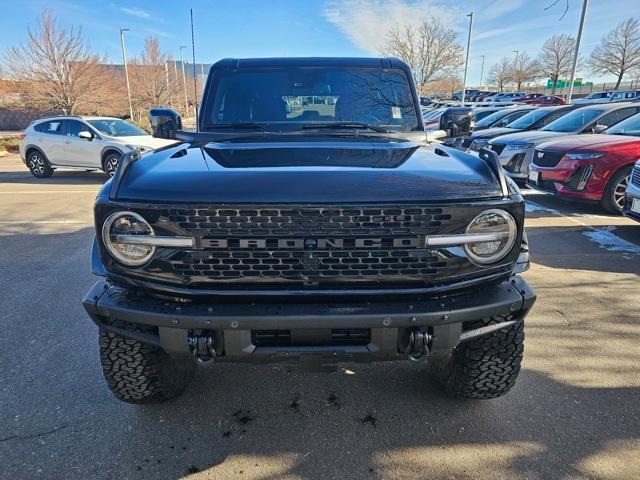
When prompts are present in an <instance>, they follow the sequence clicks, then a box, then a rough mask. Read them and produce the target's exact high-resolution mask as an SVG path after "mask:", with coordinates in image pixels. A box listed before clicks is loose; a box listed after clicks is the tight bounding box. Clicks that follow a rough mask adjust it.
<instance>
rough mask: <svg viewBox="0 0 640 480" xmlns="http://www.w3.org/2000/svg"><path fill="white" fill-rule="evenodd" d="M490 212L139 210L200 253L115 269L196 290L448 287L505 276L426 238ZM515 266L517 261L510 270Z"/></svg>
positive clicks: (187, 251)
mask: <svg viewBox="0 0 640 480" xmlns="http://www.w3.org/2000/svg"><path fill="white" fill-rule="evenodd" d="M486 208H488V207H487V205H483V204H459V205H451V206H449V205H448V206H438V205H400V206H393V205H369V206H348V207H336V206H309V205H307V206H300V207H298V206H286V207H284V206H273V207H250V206H247V207H236V206H225V207H216V208H211V207H191V206H188V207H187V206H184V207H167V208H152V209H144V208H141V209H138V212H139V213H140V214H141V215H142V216H144V217H145V218H146V219H147V220H148V221H149V222H150V224H151V225H152V227H153V229H154V231H155V232H156V234H158V235H178V236H189V237H194V238H195V248H158V249H157V250H156V254H155V256H154V258H153V259H152V260H151V262H149V263H148V264H146V265H144V266H143V267H140V268H137V269H126V270H125V269H123V268H122V267H121V266H119V265H117V264H112V267H111V268H113V269H115V270H117V273H123V274H125V275H127V276H132V277H137V278H139V279H145V280H153V281H160V282H164V283H171V284H177V285H182V286H186V287H205V286H215V288H227V287H229V288H231V287H241V286H244V285H246V286H253V285H257V284H261V285H269V286H278V285H281V286H287V285H296V286H298V287H302V288H306V287H314V286H319V287H332V286H333V287H335V286H340V285H344V284H352V283H357V284H358V285H359V286H366V285H367V284H372V285H377V286H379V285H390V286H393V285H398V284H406V283H412V284H419V285H425V284H426V285H442V284H446V283H448V282H453V281H460V280H464V279H471V278H474V277H477V276H482V275H487V274H490V273H496V271H497V270H498V269H503V270H504V269H505V266H501V267H496V268H492V269H487V268H481V267H478V266H476V265H474V264H472V263H471V262H470V261H469V260H468V258H467V257H466V255H465V254H464V251H463V249H462V248H460V247H458V248H450V249H446V248H426V247H425V246H424V245H425V236H428V235H438V234H450V233H462V232H464V231H465V228H466V226H467V225H468V224H469V222H470V221H471V220H472V219H473V218H474V217H475V216H476V215H477V214H478V213H480V212H481V211H482V210H484V209H486ZM514 251H515V250H514ZM514 255H515V254H514ZM513 260H514V259H513V258H507V259H505V263H506V264H508V263H509V262H510V261H513ZM506 268H507V269H508V267H506Z"/></svg>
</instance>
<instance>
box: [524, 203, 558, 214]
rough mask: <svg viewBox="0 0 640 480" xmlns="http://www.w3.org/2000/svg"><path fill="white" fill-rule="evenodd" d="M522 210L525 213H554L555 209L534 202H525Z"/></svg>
mask: <svg viewBox="0 0 640 480" xmlns="http://www.w3.org/2000/svg"><path fill="white" fill-rule="evenodd" d="M524 211H525V212H527V213H536V212H546V213H556V211H555V210H554V209H552V208H546V207H542V206H540V205H537V204H535V203H531V202H525V205H524Z"/></svg>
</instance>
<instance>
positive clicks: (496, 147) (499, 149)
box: [489, 143, 505, 155]
mask: <svg viewBox="0 0 640 480" xmlns="http://www.w3.org/2000/svg"><path fill="white" fill-rule="evenodd" d="M504 147H505V145H504V144H503V143H490V144H489V148H490V149H491V150H493V151H494V152H496V153H497V154H498V155H500V154H501V153H502V150H504Z"/></svg>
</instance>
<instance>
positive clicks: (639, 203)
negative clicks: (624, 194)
mask: <svg viewBox="0 0 640 480" xmlns="http://www.w3.org/2000/svg"><path fill="white" fill-rule="evenodd" d="M631 211H632V212H634V213H640V198H634V199H633V200H632V202H631Z"/></svg>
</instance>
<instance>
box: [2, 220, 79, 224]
mask: <svg viewBox="0 0 640 480" xmlns="http://www.w3.org/2000/svg"><path fill="white" fill-rule="evenodd" d="M33 223H37V224H42V225H46V224H67V223H91V221H90V220H32V221H29V220H7V221H0V224H1V225H30V224H33Z"/></svg>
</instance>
